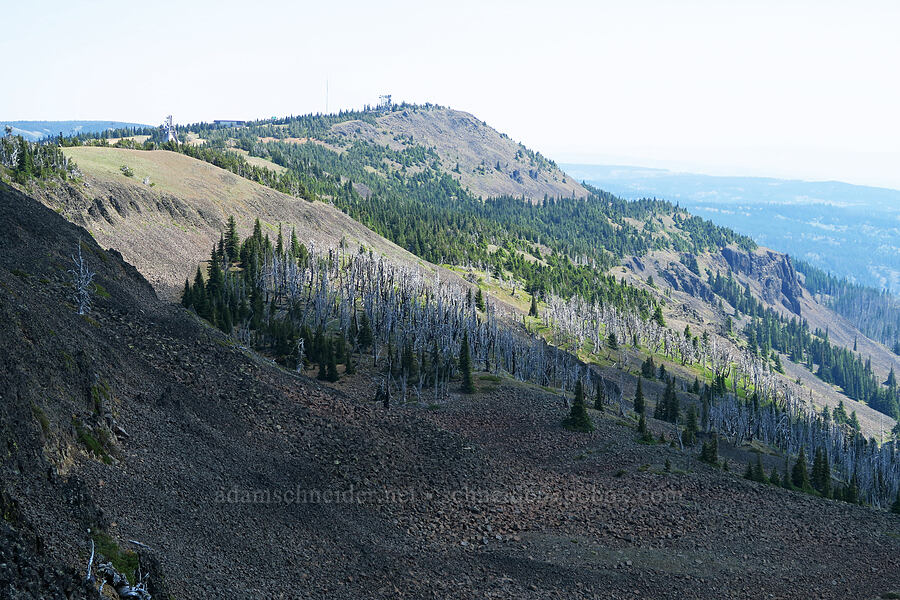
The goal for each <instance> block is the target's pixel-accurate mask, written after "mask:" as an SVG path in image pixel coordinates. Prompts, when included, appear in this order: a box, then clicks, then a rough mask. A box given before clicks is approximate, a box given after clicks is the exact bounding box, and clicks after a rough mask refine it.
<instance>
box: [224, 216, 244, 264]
mask: <svg viewBox="0 0 900 600" xmlns="http://www.w3.org/2000/svg"><path fill="white" fill-rule="evenodd" d="M240 247H241V240H240V238H239V237H238V232H237V224H236V223H235V222H234V215H230V216H229V217H228V225H227V226H226V227H225V252H226V253H227V254H228V260H230V261H231V262H234V261H235V260H236V259H237V257H238V253H239V251H240Z"/></svg>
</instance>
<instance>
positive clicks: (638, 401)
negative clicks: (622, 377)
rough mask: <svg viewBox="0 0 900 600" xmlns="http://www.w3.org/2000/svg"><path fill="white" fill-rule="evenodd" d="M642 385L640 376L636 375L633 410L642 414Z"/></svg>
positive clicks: (643, 407) (643, 408)
mask: <svg viewBox="0 0 900 600" xmlns="http://www.w3.org/2000/svg"><path fill="white" fill-rule="evenodd" d="M645 408H646V407H645V406H644V385H643V383H642V382H641V378H640V377H638V382H637V390H636V391H635V392H634V412H636V413H638V414H640V415H641V416H643V414H644V410H645Z"/></svg>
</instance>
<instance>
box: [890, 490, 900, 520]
mask: <svg viewBox="0 0 900 600" xmlns="http://www.w3.org/2000/svg"><path fill="white" fill-rule="evenodd" d="M891 512H892V513H894V514H895V515H900V488H898V489H897V499H896V500H894V503H893V504H891Z"/></svg>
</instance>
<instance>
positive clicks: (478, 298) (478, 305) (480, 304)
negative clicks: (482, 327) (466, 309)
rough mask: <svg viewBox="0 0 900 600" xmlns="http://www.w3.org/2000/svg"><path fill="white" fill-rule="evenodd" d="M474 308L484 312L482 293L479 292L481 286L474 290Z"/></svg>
mask: <svg viewBox="0 0 900 600" xmlns="http://www.w3.org/2000/svg"><path fill="white" fill-rule="evenodd" d="M475 308H477V309H478V310H480V311H481V312H484V309H485V306H484V294H483V293H482V292H481V288H478V291H477V292H475Z"/></svg>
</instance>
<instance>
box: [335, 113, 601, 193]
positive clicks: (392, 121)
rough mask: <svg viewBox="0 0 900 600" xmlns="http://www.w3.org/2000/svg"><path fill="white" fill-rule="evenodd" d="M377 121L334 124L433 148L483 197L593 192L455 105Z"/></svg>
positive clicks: (347, 133) (351, 134)
mask: <svg viewBox="0 0 900 600" xmlns="http://www.w3.org/2000/svg"><path fill="white" fill-rule="evenodd" d="M375 121H376V122H375V124H374V125H372V124H369V123H367V122H364V121H360V120H353V121H345V122H343V123H338V124H336V125H334V126H333V127H332V128H331V131H330V132H329V133H332V134H337V135H338V136H340V137H341V138H344V139H347V140H348V141H356V140H360V141H365V142H369V143H375V144H379V145H381V146H387V147H391V148H394V149H397V150H402V149H403V148H404V146H405V145H407V144H406V142H413V143H416V144H419V145H422V146H425V147H426V148H433V149H434V150H435V152H436V153H437V154H438V156H439V157H440V163H441V167H442V169H443V170H444V171H446V172H448V173H451V174H452V175H453V176H454V178H455V179H457V180H458V181H459V182H460V183H461V184H462V185H463V187H465V188H468V189H469V190H470V191H471V192H472V193H473V194H475V195H479V196H486V197H487V196H503V195H509V196H525V197H526V198H530V199H532V200H534V199H540V198H543V197H544V195H547V196H550V197H557V196H566V197H571V196H573V195H574V196H577V197H584V196H587V195H588V192H587V190H586V189H585V188H584V187H583V186H582V185H581V184H580V183H579V182H578V181H577V180H573V179H572V178H571V177H568V176H567V175H566V174H565V173H563V172H562V171H561V170H560V169H559V168H558V167H557V166H556V164H555V163H554V162H553V161H551V160H549V159H547V158H546V157H544V156H542V155H541V154H540V153H537V152H534V151H532V150H529V149H528V148H526V147H525V146H524V145H522V144H521V143H519V142H515V141H513V140H512V139H511V138H510V137H509V136H507V135H506V134H504V133H500V132H499V131H497V130H496V129H494V128H493V127H490V126H489V125H488V124H487V123H485V122H484V121H481V120H480V119H478V118H476V117H475V116H473V115H471V114H469V113H467V112H463V111H459V110H453V109H449V108H432V109H430V110H423V109H421V108H410V109H404V110H395V111H391V112H388V113H386V114H384V115H382V116H379V117H378V118H377V119H375Z"/></svg>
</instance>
